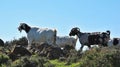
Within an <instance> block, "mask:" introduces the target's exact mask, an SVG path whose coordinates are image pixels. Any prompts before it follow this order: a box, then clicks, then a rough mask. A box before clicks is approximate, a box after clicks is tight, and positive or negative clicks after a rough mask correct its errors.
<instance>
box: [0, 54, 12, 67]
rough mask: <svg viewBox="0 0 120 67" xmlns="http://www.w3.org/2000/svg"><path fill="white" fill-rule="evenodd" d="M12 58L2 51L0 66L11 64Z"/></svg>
mask: <svg viewBox="0 0 120 67" xmlns="http://www.w3.org/2000/svg"><path fill="white" fill-rule="evenodd" d="M9 63H10V59H9V57H8V56H7V55H5V54H2V53H0V66H3V65H4V66H5V65H9Z"/></svg>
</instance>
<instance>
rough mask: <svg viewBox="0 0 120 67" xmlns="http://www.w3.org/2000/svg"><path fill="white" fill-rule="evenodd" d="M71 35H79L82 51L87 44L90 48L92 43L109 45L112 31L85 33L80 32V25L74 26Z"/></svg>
mask: <svg viewBox="0 0 120 67" xmlns="http://www.w3.org/2000/svg"><path fill="white" fill-rule="evenodd" d="M69 35H70V36H75V35H77V36H78V38H79V41H80V43H81V47H80V51H82V48H83V47H84V45H87V46H88V47H89V48H91V45H102V46H107V43H108V41H109V39H110V31H106V32H93V33H83V32H80V29H79V28H78V27H75V28H72V29H71V31H70V33H69Z"/></svg>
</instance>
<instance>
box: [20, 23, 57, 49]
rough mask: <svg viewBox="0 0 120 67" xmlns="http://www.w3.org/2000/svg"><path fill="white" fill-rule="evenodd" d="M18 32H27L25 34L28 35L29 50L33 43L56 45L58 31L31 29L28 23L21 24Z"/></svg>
mask: <svg viewBox="0 0 120 67" xmlns="http://www.w3.org/2000/svg"><path fill="white" fill-rule="evenodd" d="M18 30H19V31H20V32H21V31H22V30H25V32H26V33H27V39H28V49H30V48H31V46H32V43H42V42H45V43H48V44H51V45H55V42H56V29H48V28H38V27H30V26H28V25H27V24H26V23H20V26H19V27H18Z"/></svg>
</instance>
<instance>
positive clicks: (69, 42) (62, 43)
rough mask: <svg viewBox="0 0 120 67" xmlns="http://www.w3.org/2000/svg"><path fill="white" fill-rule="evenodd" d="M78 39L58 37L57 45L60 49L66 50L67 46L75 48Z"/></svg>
mask: <svg viewBox="0 0 120 67" xmlns="http://www.w3.org/2000/svg"><path fill="white" fill-rule="evenodd" d="M77 39H78V37H77V36H76V38H74V37H70V36H57V37H56V45H57V46H58V47H61V48H64V47H65V45H70V46H73V47H74V48H75V46H76V42H77Z"/></svg>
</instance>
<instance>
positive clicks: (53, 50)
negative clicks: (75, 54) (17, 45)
mask: <svg viewBox="0 0 120 67" xmlns="http://www.w3.org/2000/svg"><path fill="white" fill-rule="evenodd" d="M37 49H38V51H39V55H40V56H44V57H47V58H48V59H58V58H59V57H61V56H63V51H62V50H61V48H60V47H55V46H53V45H49V44H47V43H42V44H40V45H39V46H38V47H37Z"/></svg>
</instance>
